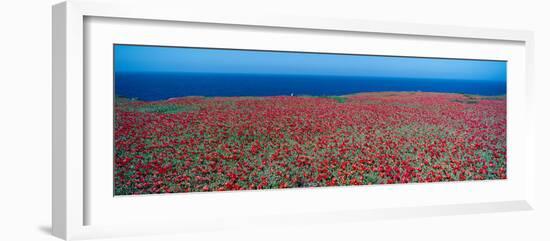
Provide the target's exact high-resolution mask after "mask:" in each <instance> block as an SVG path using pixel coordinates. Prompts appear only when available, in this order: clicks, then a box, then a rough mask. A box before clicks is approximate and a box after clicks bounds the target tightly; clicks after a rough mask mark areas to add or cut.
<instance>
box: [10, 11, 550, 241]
mask: <svg viewBox="0 0 550 241" xmlns="http://www.w3.org/2000/svg"><path fill="white" fill-rule="evenodd" d="M57 2H59V1H52V0H19V1H9V2H8V1H3V2H2V5H1V7H0V20H1V21H0V33H1V36H0V66H1V67H0V108H1V109H0V113H1V114H0V193H1V194H0V240H56V238H55V237H53V236H51V234H50V231H49V230H50V227H51V224H50V219H51V214H50V212H51V209H50V207H51V194H50V193H51V174H50V170H51V150H50V149H51V70H50V68H51V60H50V59H51V57H50V56H51V34H50V32H51V11H50V10H51V5H52V4H55V3H57ZM190 7H201V8H208V9H210V10H211V11H213V12H214V13H215V12H220V11H232V12H236V13H238V12H245V11H264V12H273V13H278V14H287V15H303V16H323V17H333V18H357V19H368V20H384V21H398V22H415V23H436V24H445V25H462V26H475V27H491V28H512V29H526V30H533V31H535V55H536V56H535V71H536V72H535V77H536V82H535V85H536V88H535V89H536V106H535V109H536V112H537V120H536V130H537V155H538V156H537V157H538V160H537V161H538V166H537V197H536V198H537V200H536V203H535V211H530V212H517V213H497V214H482V215H462V216H453V217H433V218H420V219H402V220H387V221H378V222H363V223H335V224H332V225H315V226H314V225H304V226H300V227H276V228H270V229H265V230H247V229H242V230H225V231H220V232H216V233H196V234H190V235H178V236H162V237H158V236H157V237H139V238H124V239H117V240H181V239H187V240H221V239H223V240H233V239H235V240H258V239H259V240H282V239H289V238H290V239H302V240H358V239H362V240H363V239H365V240H366V239H378V240H382V239H383V240H416V239H418V240H420V239H422V240H441V239H444V240H478V239H488V240H549V239H550V233H549V232H548V227H549V224H548V223H549V222H550V221H549V220H550V188H549V187H548V186H547V185H548V184H550V182H549V179H548V178H547V177H546V172H547V170H550V165H549V162H550V156H549V155H547V153H546V152H547V150H546V149H547V148H548V147H547V146H548V145H549V144H550V141H549V140H548V136H550V125H549V123H550V107H549V105H550V100H549V98H550V95H549V94H550V71H549V70H548V68H547V66H550V58H549V57H548V55H549V54H550V14H548V11H549V10H550V5H548V4H547V1H530V0H524V1H504V0H485V1H479V0H460V1H441V0H414V1H410V0H385V1H367V0H358V1H345V0H339V1H330V2H329V1H327V2H323V1H320V0H317V1H298V0H294V1H292V0H288V1H286V0H269V1H242V0H232V1H219V2H214V1H210V0H208V1H207V0H202V1H198V0H197V1H193V2H191V1H190ZM152 11H154V10H152Z"/></svg>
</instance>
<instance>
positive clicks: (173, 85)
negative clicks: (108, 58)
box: [113, 44, 507, 196]
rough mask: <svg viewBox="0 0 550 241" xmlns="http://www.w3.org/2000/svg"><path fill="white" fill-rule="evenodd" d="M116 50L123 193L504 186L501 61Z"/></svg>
mask: <svg viewBox="0 0 550 241" xmlns="http://www.w3.org/2000/svg"><path fill="white" fill-rule="evenodd" d="M113 56H114V63H113V64H114V73H113V74H114V100H113V103H114V123H113V128H114V129H113V138H114V162H113V168H114V170H113V172H114V195H115V196H116V195H139V194H159V193H187V192H212V191H214V192H217V191H237V190H262V189H283V188H315V187H331V186H350V185H384V184H406V183H431V182H449V181H479V180H496V179H506V79H507V77H506V72H507V71H506V64H507V63H506V61H497V60H473V59H449V58H426V57H404V56H377V55H359V54H340V53H311V52H290V51H268V50H244V49H215V48H195V47H169V46H147V45H125V44H115V45H114V46H113Z"/></svg>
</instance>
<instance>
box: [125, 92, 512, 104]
mask: <svg viewBox="0 0 550 241" xmlns="http://www.w3.org/2000/svg"><path fill="white" fill-rule="evenodd" d="M418 93H422V94H441V95H463V96H466V97H476V98H498V99H500V98H505V97H506V94H502V95H481V94H468V93H455V92H433V91H369V92H358V93H353V94H345V95H290V94H289V95H270V96H253V95H243V96H203V95H189V96H179V97H170V98H167V99H158V100H142V99H140V98H138V97H127V96H122V95H115V99H127V100H131V101H140V102H164V101H174V100H181V99H193V98H269V97H297V98H300V97H302V98H303V97H311V98H327V97H352V96H358V95H373V94H418Z"/></svg>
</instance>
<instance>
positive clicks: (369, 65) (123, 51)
mask: <svg viewBox="0 0 550 241" xmlns="http://www.w3.org/2000/svg"><path fill="white" fill-rule="evenodd" d="M114 51H115V71H116V72H183V73H227V74H237V73H241V74H286V75H298V74H299V75H337V76H365V77H395V78H418V79H422V78H428V79H462V80H478V81H479V80H484V81H499V82H500V81H502V82H505V81H506V62H504V61H482V60H458V59H435V58H411V57H386V56H368V55H360V56H359V55H341V54H317V53H295V52H271V51H254V50H224V49H201V48H179V47H156V46H135V45H115V48H114Z"/></svg>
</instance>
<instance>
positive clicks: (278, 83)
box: [115, 72, 506, 101]
mask: <svg viewBox="0 0 550 241" xmlns="http://www.w3.org/2000/svg"><path fill="white" fill-rule="evenodd" d="M380 91H422V92H445V93H462V94H475V95H485V96H491V95H505V94H506V82H505V81H486V80H485V81H482V80H457V79H451V78H449V79H407V78H386V77H385V78H380V77H364V76H325V75H323V76H314V75H258V74H212V73H192V74H190V73H151V72H144V73H136V72H132V73H116V74H115V95H116V96H122V97H127V98H137V99H139V100H144V101H155V100H165V99H169V98H173V97H184V96H208V97H213V96H226V97H231V96H281V95H283V96H284V95H286V96H289V95H294V96H298V95H312V96H331V95H347V94H355V93H360V92H380Z"/></svg>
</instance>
